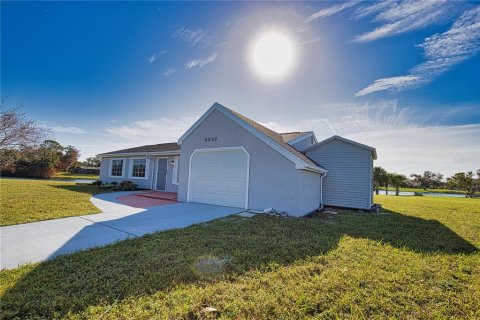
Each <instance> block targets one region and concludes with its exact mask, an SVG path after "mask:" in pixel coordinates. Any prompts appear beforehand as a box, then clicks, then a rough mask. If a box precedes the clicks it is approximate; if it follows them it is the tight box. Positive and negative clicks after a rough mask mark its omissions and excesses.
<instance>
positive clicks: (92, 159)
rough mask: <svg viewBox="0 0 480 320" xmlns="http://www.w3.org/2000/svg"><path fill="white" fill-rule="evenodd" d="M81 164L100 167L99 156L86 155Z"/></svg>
mask: <svg viewBox="0 0 480 320" xmlns="http://www.w3.org/2000/svg"><path fill="white" fill-rule="evenodd" d="M83 164H84V165H86V166H88V167H100V158H99V157H97V156H95V157H88V158H87V159H85V161H83Z"/></svg>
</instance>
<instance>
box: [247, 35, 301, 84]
mask: <svg viewBox="0 0 480 320" xmlns="http://www.w3.org/2000/svg"><path fill="white" fill-rule="evenodd" d="M294 56H295V52H294V48H293V43H292V41H291V40H290V39H289V38H288V37H287V36H286V35H284V34H281V33H278V32H269V33H266V34H262V35H261V36H260V37H258V38H257V39H256V40H255V41H254V43H253V47H252V52H251V60H252V64H253V68H254V70H255V71H256V72H257V73H258V74H259V75H260V76H262V77H263V78H266V79H269V80H278V79H281V78H283V77H285V76H286V75H287V74H288V73H289V72H290V71H291V70H292V67H293V64H294V58H295V57H294Z"/></svg>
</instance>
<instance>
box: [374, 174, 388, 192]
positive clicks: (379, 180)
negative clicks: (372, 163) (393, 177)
mask: <svg viewBox="0 0 480 320" xmlns="http://www.w3.org/2000/svg"><path fill="white" fill-rule="evenodd" d="M386 175H387V171H386V170H385V169H383V168H382V167H374V168H373V185H374V187H375V194H379V190H380V186H381V185H382V184H383V182H384V180H385V179H384V178H385V176H386Z"/></svg>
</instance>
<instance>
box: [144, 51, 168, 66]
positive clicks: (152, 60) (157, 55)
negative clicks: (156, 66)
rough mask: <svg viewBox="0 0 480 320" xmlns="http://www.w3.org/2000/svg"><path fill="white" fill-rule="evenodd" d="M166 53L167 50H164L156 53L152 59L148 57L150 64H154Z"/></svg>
mask: <svg viewBox="0 0 480 320" xmlns="http://www.w3.org/2000/svg"><path fill="white" fill-rule="evenodd" d="M165 53H167V50H162V51H159V52H155V53H154V54H152V55H151V56H150V57H148V62H149V63H150V64H152V63H154V62H155V61H156V60H157V59H158V57H160V56H161V55H164V54H165Z"/></svg>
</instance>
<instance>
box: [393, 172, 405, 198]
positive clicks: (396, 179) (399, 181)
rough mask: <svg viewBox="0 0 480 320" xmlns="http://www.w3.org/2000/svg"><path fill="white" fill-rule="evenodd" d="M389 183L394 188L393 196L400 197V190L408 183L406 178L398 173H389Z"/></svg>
mask: <svg viewBox="0 0 480 320" xmlns="http://www.w3.org/2000/svg"><path fill="white" fill-rule="evenodd" d="M389 175H390V183H391V184H392V186H394V187H395V194H396V195H397V196H398V195H400V188H401V187H405V186H406V185H407V183H408V178H407V177H406V176H405V175H403V174H399V173H390V174H389Z"/></svg>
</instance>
